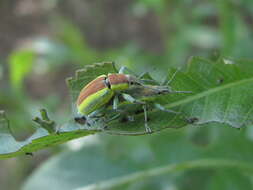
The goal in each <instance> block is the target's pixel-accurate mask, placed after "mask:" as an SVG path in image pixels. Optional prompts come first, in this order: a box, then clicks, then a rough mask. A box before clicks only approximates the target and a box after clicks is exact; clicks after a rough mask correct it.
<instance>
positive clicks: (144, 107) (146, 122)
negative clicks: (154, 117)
mask: <svg viewBox="0 0 253 190" xmlns="http://www.w3.org/2000/svg"><path fill="white" fill-rule="evenodd" d="M142 108H143V111H144V122H145V124H144V125H145V130H146V132H147V133H152V130H151V128H150V127H149V126H148V114H147V106H146V105H143V106H142Z"/></svg>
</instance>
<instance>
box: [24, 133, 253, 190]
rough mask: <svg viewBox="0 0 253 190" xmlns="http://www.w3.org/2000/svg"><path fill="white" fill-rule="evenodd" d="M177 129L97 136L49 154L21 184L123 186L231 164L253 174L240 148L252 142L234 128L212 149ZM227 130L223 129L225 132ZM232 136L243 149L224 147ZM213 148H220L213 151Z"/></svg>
mask: <svg viewBox="0 0 253 190" xmlns="http://www.w3.org/2000/svg"><path fill="white" fill-rule="evenodd" d="M178 131H179V130H178ZM178 131H177V132H174V133H167V134H166V135H164V134H160V135H156V136H141V137H138V138H133V137H113V138H112V139H111V140H112V141H111V142H109V143H108V138H107V139H106V138H103V137H102V136H99V138H100V140H101V143H100V144H96V145H90V146H86V147H83V149H81V150H79V151H69V152H64V153H61V154H59V155H57V156H55V157H53V158H51V159H49V160H48V161H47V162H46V163H44V164H43V165H42V166H41V167H40V168H39V169H38V170H37V171H36V172H35V173H34V174H33V175H32V176H31V177H30V178H29V179H28V181H27V182H26V183H25V185H24V188H23V189H24V190H30V189H34V188H35V187H37V189H38V190H40V189H48V188H52V189H55V190H58V189H62V190H65V189H66V190H67V189H78V188H80V189H83V188H87V189H89V188H90V189H95V187H96V188H97V189H125V188H123V187H125V186H127V185H130V184H135V183H140V182H143V181H144V182H145V183H146V182H147V183H148V182H152V181H154V180H155V177H158V179H159V180H160V181H161V180H162V176H164V175H165V176H166V178H165V180H166V181H167V180H170V179H172V178H171V177H172V176H173V175H174V176H175V175H177V176H180V175H182V174H184V173H185V172H186V171H188V170H195V171H197V172H199V170H203V169H209V170H212V171H214V172H216V171H223V170H224V169H227V168H231V169H233V170H234V171H236V172H239V173H246V172H248V176H249V175H250V176H252V175H253V168H252V166H251V164H250V163H251V158H252V153H249V150H242V149H243V148H242V147H245V146H247V145H252V143H249V141H246V140H245V139H243V136H242V135H240V133H238V131H237V130H234V131H233V133H231V134H234V135H235V136H238V137H237V138H234V136H232V138H233V139H232V138H231V137H228V139H229V140H228V139H226V138H223V139H222V140H223V141H222V143H217V145H214V146H211V147H209V148H211V150H210V149H199V148H197V147H194V146H193V145H192V144H191V143H189V141H188V140H187V139H186V137H185V134H184V133H179V132H178ZM230 131H231V129H230V130H229V129H226V130H224V132H225V133H227V134H228V133H230ZM181 132H182V130H181ZM224 139H226V141H224ZM240 139H243V140H241V141H240ZM147 140H148V141H147ZM234 141H236V142H235V144H237V145H240V146H241V149H240V148H238V147H236V146H233V147H231V148H233V149H234V150H236V151H234V152H232V151H231V150H228V151H226V147H229V146H230V144H231V142H232V143H233V142H234ZM115 142H120V143H115ZM232 145H233V144H232ZM217 148H218V149H220V150H223V153H221V152H219V151H218V152H217ZM249 148H250V147H249ZM211 154H213V155H211ZM238 154H239V155H240V157H243V158H244V159H246V158H247V159H248V162H244V161H243V160H241V158H239V159H238V158H236V157H233V156H234V155H238ZM207 158H209V159H207ZM108 171H110V172H108ZM209 173H210V172H209ZM168 174H169V175H168ZM211 174H212V173H211ZM212 176H213V175H212ZM212 176H211V177H212ZM188 177H189V176H188ZM137 189H138V188H137ZM154 189H157V188H154ZM192 189H194V188H192Z"/></svg>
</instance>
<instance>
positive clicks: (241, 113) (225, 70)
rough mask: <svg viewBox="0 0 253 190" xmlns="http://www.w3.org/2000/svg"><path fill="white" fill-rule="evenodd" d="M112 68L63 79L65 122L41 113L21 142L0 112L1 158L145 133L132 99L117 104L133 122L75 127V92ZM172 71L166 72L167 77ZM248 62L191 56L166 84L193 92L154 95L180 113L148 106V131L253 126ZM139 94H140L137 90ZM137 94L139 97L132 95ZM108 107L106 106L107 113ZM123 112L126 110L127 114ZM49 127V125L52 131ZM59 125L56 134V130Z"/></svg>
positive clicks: (103, 66) (92, 67)
mask: <svg viewBox="0 0 253 190" xmlns="http://www.w3.org/2000/svg"><path fill="white" fill-rule="evenodd" d="M112 72H115V69H114V66H113V64H112V63H97V64H93V65H88V66H86V67H85V68H84V69H82V70H79V71H77V73H76V76H75V77H74V78H69V79H68V80H67V83H68V86H69V88H70V95H71V98H72V99H71V102H72V110H73V115H72V116H70V121H69V122H68V123H66V124H64V125H62V126H61V127H60V125H59V124H57V122H54V121H51V120H50V119H49V118H48V116H46V115H47V114H46V112H45V113H43V112H42V118H41V119H38V118H35V121H36V122H37V123H39V124H40V127H39V128H38V129H37V131H36V133H35V134H33V135H32V136H31V137H30V138H28V139H26V140H25V141H21V142H18V141H16V140H15V139H14V138H13V136H12V135H11V132H10V129H9V124H8V121H7V119H6V117H5V115H4V114H3V113H2V114H1V115H0V119H1V123H0V129H1V131H0V142H1V143H2V144H5V145H6V146H2V147H1V148H0V158H6V157H13V156H17V155H20V154H24V153H31V152H34V151H36V150H39V149H42V148H45V147H47V146H52V145H55V144H60V143H64V142H66V141H68V140H71V139H75V138H79V137H82V136H86V135H89V134H93V133H96V132H101V131H103V132H105V133H108V134H118V135H143V134H147V132H146V131H145V128H144V115H143V111H139V109H140V106H139V105H134V104H131V103H127V104H122V105H121V106H127V108H126V110H127V111H129V110H130V111H131V109H133V110H134V112H133V113H134V115H133V116H134V120H133V121H124V120H121V119H115V120H113V121H111V122H109V123H104V122H103V121H99V122H96V123H94V125H93V126H91V127H88V126H87V125H84V126H83V125H79V124H77V123H75V122H74V117H75V115H76V114H77V111H76V106H75V102H76V99H77V96H78V94H79V92H80V90H81V89H82V88H83V87H84V86H85V85H86V84H87V83H88V82H90V81H91V80H93V79H94V78H96V77H97V76H99V75H101V74H107V73H112ZM174 72H175V71H173V70H171V71H170V76H172V73H174ZM252 76H253V64H252V62H250V61H232V60H229V59H219V60H218V61H217V62H210V61H208V60H205V59H202V58H198V57H194V58H192V59H191V61H190V62H189V63H188V68H187V71H186V72H182V71H180V72H178V74H177V76H176V79H175V80H173V81H172V83H171V86H172V89H174V90H184V91H192V94H173V93H172V94H167V95H162V96H157V97H156V98H155V101H156V102H158V103H160V104H162V105H163V106H165V107H166V108H168V109H172V110H175V111H177V112H180V114H174V113H167V112H162V111H160V110H157V109H152V110H148V119H149V121H148V124H149V126H150V127H151V129H152V130H153V132H158V131H161V130H162V129H166V128H180V127H185V126H187V125H189V124H191V125H192V126H200V125H201V126H231V127H235V128H241V127H246V126H250V125H252V124H253V108H252V99H253V85H252V82H253V78H252ZM142 93H143V92H141V93H140V94H142ZM137 97H138V95H137ZM110 111H111V110H110V109H108V113H109V112H110ZM127 113H128V112H125V115H127ZM45 114H46V115H45ZM51 128H53V129H51ZM55 128H58V129H59V130H58V134H56V133H55Z"/></svg>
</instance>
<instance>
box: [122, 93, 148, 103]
mask: <svg viewBox="0 0 253 190" xmlns="http://www.w3.org/2000/svg"><path fill="white" fill-rule="evenodd" d="M122 97H123V98H124V99H125V100H126V101H129V102H131V103H134V104H145V102H143V101H140V100H137V99H135V98H134V97H132V96H131V95H129V94H125V93H122Z"/></svg>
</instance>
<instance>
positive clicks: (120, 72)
mask: <svg viewBox="0 0 253 190" xmlns="http://www.w3.org/2000/svg"><path fill="white" fill-rule="evenodd" d="M126 71H127V72H129V73H130V74H131V75H134V76H136V77H138V75H137V74H136V73H135V72H134V71H132V70H131V69H128V68H127V67H125V66H122V67H121V68H120V69H119V74H124V73H125V72H126Z"/></svg>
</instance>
